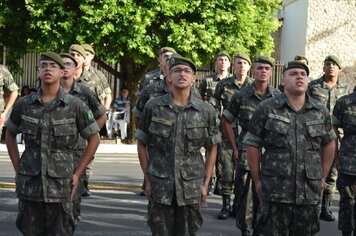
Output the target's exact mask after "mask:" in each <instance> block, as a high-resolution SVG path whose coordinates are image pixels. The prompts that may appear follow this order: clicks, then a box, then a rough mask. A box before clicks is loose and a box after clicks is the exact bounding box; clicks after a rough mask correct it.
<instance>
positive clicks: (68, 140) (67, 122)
mask: <svg viewBox="0 0 356 236" xmlns="http://www.w3.org/2000/svg"><path fill="white" fill-rule="evenodd" d="M52 124H53V135H54V140H53V142H52V148H53V149H68V148H69V149H72V148H74V145H75V143H76V141H77V137H78V135H79V133H78V130H77V126H76V122H75V118H69V119H61V120H55V119H52Z"/></svg>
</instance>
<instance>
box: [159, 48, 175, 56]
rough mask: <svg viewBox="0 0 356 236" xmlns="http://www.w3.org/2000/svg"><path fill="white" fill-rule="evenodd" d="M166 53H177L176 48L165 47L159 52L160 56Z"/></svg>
mask: <svg viewBox="0 0 356 236" xmlns="http://www.w3.org/2000/svg"><path fill="white" fill-rule="evenodd" d="M165 52H171V53H177V52H176V50H174V48H171V47H163V48H161V49H160V50H159V55H162V54H163V53H165Z"/></svg>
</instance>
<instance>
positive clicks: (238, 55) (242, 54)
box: [235, 52, 252, 65]
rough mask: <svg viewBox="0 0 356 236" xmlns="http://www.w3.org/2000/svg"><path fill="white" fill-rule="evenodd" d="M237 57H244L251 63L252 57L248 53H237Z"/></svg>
mask: <svg viewBox="0 0 356 236" xmlns="http://www.w3.org/2000/svg"><path fill="white" fill-rule="evenodd" d="M235 58H241V59H244V60H246V61H248V63H249V64H250V65H251V64H252V63H251V58H250V57H249V56H248V55H247V54H246V53H242V52H241V53H238V54H236V56H235Z"/></svg>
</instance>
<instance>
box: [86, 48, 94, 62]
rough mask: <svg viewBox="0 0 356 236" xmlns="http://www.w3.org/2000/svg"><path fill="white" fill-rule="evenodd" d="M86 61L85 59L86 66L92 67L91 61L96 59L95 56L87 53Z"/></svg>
mask: <svg viewBox="0 0 356 236" xmlns="http://www.w3.org/2000/svg"><path fill="white" fill-rule="evenodd" d="M85 55H86V57H85V59H84V65H86V66H87V65H90V64H91V61H92V60H93V59H94V55H93V54H91V53H90V52H87V51H85Z"/></svg>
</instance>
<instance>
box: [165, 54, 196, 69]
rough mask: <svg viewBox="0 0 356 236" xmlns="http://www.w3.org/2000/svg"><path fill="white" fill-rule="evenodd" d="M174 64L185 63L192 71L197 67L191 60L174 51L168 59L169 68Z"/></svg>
mask: <svg viewBox="0 0 356 236" xmlns="http://www.w3.org/2000/svg"><path fill="white" fill-rule="evenodd" d="M176 65H186V66H189V67H190V68H192V70H193V71H194V73H195V72H196V71H197V67H196V66H195V64H194V63H193V62H192V61H191V60H189V59H188V58H185V57H182V56H181V55H179V54H176V53H175V54H173V55H172V56H171V58H170V59H169V69H172V67H173V66H176Z"/></svg>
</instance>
